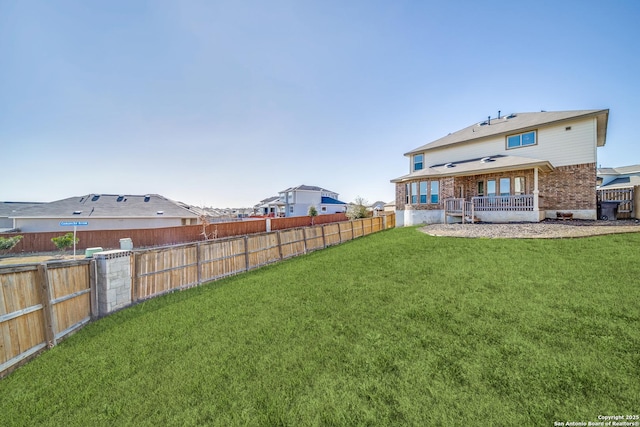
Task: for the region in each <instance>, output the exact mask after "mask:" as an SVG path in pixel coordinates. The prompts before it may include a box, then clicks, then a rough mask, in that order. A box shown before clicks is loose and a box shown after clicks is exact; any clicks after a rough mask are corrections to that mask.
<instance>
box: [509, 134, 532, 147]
mask: <svg viewBox="0 0 640 427" xmlns="http://www.w3.org/2000/svg"><path fill="white" fill-rule="evenodd" d="M527 145H536V131H531V132H525V133H521V134H518V135H511V136H508V137H507V148H518V147H526V146H527Z"/></svg>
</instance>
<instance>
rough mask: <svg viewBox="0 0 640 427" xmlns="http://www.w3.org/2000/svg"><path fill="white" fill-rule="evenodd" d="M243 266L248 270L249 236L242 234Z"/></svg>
mask: <svg viewBox="0 0 640 427" xmlns="http://www.w3.org/2000/svg"><path fill="white" fill-rule="evenodd" d="M244 266H245V271H249V236H246V235H245V236H244Z"/></svg>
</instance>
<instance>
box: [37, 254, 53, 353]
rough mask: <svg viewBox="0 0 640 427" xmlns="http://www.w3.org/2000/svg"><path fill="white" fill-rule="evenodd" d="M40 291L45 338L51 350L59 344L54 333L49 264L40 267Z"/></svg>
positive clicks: (42, 264)
mask: <svg viewBox="0 0 640 427" xmlns="http://www.w3.org/2000/svg"><path fill="white" fill-rule="evenodd" d="M38 282H39V283H38V289H39V291H40V300H41V301H42V317H43V320H44V336H45V339H46V340H47V348H51V347H53V346H54V345H56V344H57V342H56V334H55V331H54V322H55V320H54V317H53V309H52V307H51V287H50V286H49V274H48V272H47V264H45V263H41V264H39V265H38Z"/></svg>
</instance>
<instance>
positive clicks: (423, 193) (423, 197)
mask: <svg viewBox="0 0 640 427" xmlns="http://www.w3.org/2000/svg"><path fill="white" fill-rule="evenodd" d="M420 203H427V181H420Z"/></svg>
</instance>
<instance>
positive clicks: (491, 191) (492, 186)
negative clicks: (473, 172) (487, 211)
mask: <svg viewBox="0 0 640 427" xmlns="http://www.w3.org/2000/svg"><path fill="white" fill-rule="evenodd" d="M495 195H496V180H495V179H488V180H487V196H495Z"/></svg>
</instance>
